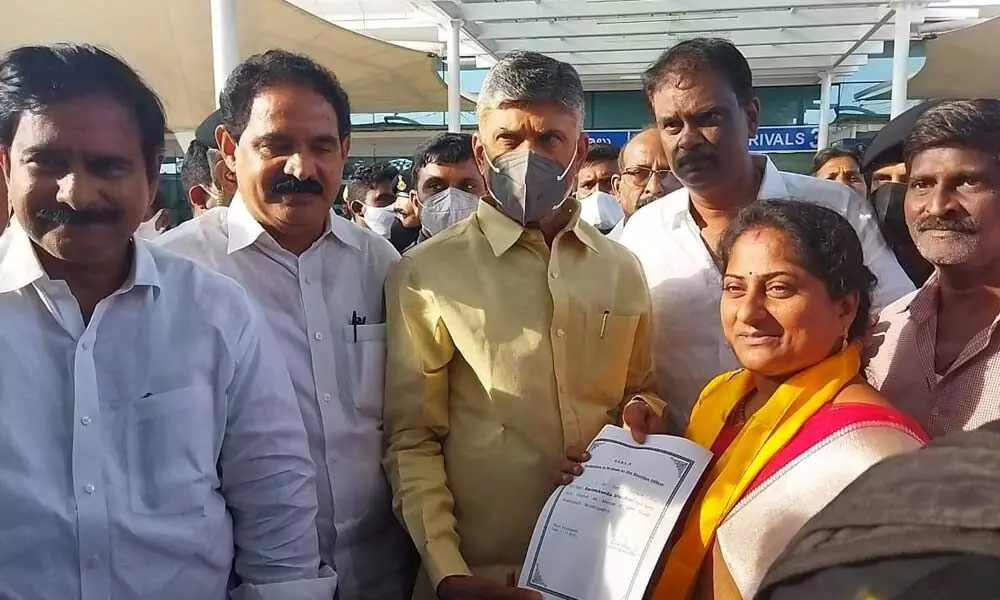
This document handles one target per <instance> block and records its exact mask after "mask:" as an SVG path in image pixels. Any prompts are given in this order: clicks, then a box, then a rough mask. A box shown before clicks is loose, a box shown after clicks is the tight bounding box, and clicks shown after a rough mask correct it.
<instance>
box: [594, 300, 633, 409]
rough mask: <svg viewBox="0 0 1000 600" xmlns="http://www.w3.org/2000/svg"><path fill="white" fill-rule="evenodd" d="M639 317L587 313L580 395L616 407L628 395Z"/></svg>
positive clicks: (607, 313)
mask: <svg viewBox="0 0 1000 600" xmlns="http://www.w3.org/2000/svg"><path fill="white" fill-rule="evenodd" d="M638 326H639V315H619V314H614V313H611V312H604V311H600V312H597V311H588V312H587V313H586V314H585V315H584V333H585V335H586V338H585V339H584V343H583V344H581V347H582V348H583V351H584V355H583V357H582V359H581V361H580V365H579V366H580V368H581V374H582V375H583V383H584V386H583V388H582V389H581V392H582V393H583V394H584V395H585V396H587V397H590V398H592V399H594V400H596V401H599V402H600V403H602V404H605V403H609V402H610V403H611V405H610V406H609V408H611V407H613V406H617V404H618V403H619V402H621V400H622V397H623V396H624V394H625V384H626V381H627V380H628V367H629V362H630V361H631V359H632V346H633V344H634V342H635V330H636V328H637V327H638Z"/></svg>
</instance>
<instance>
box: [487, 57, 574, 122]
mask: <svg viewBox="0 0 1000 600" xmlns="http://www.w3.org/2000/svg"><path fill="white" fill-rule="evenodd" d="M544 101H550V102H558V103H559V104H561V105H563V106H565V107H566V109H567V110H569V111H571V112H573V113H575V114H576V115H577V117H579V119H580V125H581V127H582V126H583V118H584V100H583V83H582V82H581V81H580V74H579V73H577V72H576V69H574V68H573V65H570V64H568V63H564V62H560V61H558V60H556V59H554V58H550V57H548V56H545V55H544V54H539V53H538V52H531V51H529V50H515V51H513V52H510V53H508V54H507V55H505V56H504V57H503V58H501V59H500V61H499V62H497V64H496V65H494V66H493V68H492V69H490V72H489V74H488V75H487V76H486V79H485V81H483V87H482V89H481V90H480V92H479V102H478V103H477V104H476V112H477V114H479V115H482V114H483V113H484V112H485V111H487V110H491V109H494V108H498V107H499V106H500V105H501V104H503V103H505V102H513V103H532V102H544Z"/></svg>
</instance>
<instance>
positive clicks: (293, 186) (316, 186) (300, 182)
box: [271, 175, 323, 196]
mask: <svg viewBox="0 0 1000 600" xmlns="http://www.w3.org/2000/svg"><path fill="white" fill-rule="evenodd" d="M271 193H272V194H313V195H315V196H320V195H322V194H323V184H322V183H320V182H319V181H316V180H315V179H296V178H294V177H292V176H291V175H289V176H287V177H283V178H282V179H279V180H278V181H275V182H274V184H273V185H271Z"/></svg>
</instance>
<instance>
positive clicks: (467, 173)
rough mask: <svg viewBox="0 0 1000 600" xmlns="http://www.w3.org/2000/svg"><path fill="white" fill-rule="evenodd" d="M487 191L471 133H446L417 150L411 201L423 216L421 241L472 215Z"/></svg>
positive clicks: (421, 217) (419, 214)
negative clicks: (473, 152) (474, 152)
mask: <svg viewBox="0 0 1000 600" xmlns="http://www.w3.org/2000/svg"><path fill="white" fill-rule="evenodd" d="M485 195H486V184H485V183H483V176H482V174H481V173H480V172H479V167H477V166H476V160H475V158H473V155H472V136H471V135H468V134H465V133H443V134H441V135H438V136H435V137H433V138H431V139H430V140H428V141H427V142H426V143H425V144H424V145H423V146H421V147H420V148H419V149H418V150H417V153H416V155H415V156H414V157H413V189H412V190H410V201H411V202H412V203H413V206H414V208H415V209H416V212H417V215H418V216H419V218H420V241H423V240H426V239H428V238H430V237H432V236H434V235H437V234H438V233H440V232H442V231H444V230H445V229H447V228H448V227H451V226H452V225H454V224H455V223H458V222H459V221H462V220H464V219H465V218H467V217H469V216H471V215H472V213H474V212H476V207H477V206H478V205H479V199H480V198H481V197H482V196H485Z"/></svg>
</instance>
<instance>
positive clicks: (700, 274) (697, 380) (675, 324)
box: [620, 157, 913, 432]
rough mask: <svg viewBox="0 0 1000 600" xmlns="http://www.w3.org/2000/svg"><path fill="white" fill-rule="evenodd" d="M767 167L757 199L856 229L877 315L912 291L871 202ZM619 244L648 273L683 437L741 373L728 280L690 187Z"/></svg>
mask: <svg viewBox="0 0 1000 600" xmlns="http://www.w3.org/2000/svg"><path fill="white" fill-rule="evenodd" d="M765 158H766V157H765ZM766 161H767V164H766V167H765V171H764V178H763V180H762V181H761V185H760V192H759V193H758V199H761V200H778V199H781V200H799V201H803V202H811V203H813V204H817V205H820V206H825V207H827V208H829V209H832V210H835V211H836V212H837V213H839V214H840V215H841V216H843V217H844V218H846V219H847V220H848V221H849V222H850V223H851V225H852V226H853V227H854V229H855V231H857V233H858V236H859V238H860V240H861V246H862V248H863V249H864V253H865V263H866V264H867V265H868V268H869V269H871V270H872V272H873V273H875V276H876V277H878V287H877V288H876V290H875V297H874V303H875V307H874V308H873V310H875V311H877V310H878V309H879V308H880V307H884V306H887V305H888V304H890V303H891V302H893V301H894V300H896V299H897V298H900V297H902V296H904V295H906V294H907V293H909V292H911V291H913V283H912V282H911V281H910V279H909V277H907V276H906V273H905V272H904V271H903V269H902V268H901V267H900V266H899V263H897V262H896V257H895V256H894V255H893V253H892V250H890V249H889V247H888V246H887V245H886V243H885V240H883V239H882V234H881V232H879V229H878V223H877V221H876V219H875V216H874V214H873V213H872V210H871V206H870V205H869V203H868V202H867V201H866V200H864V199H862V198H861V197H859V196H857V195H856V194H854V192H852V191H851V190H850V189H849V188H847V187H846V186H844V185H841V184H839V183H834V182H831V181H825V180H822V179H817V178H815V177H807V176H804V175H797V174H794V173H783V172H781V171H779V170H778V169H777V167H775V166H774V163H773V162H771V159H769V158H766ZM620 241H621V243H622V244H624V245H625V246H626V247H627V248H629V249H630V250H632V252H634V253H635V254H636V256H638V257H639V261H640V262H641V263H642V267H643V270H644V271H645V273H646V280H647V282H648V283H649V288H650V296H651V299H652V303H653V331H654V337H653V340H654V341H653V345H654V347H653V352H654V360H655V362H656V377H657V381H658V382H659V391H660V396H661V397H662V398H663V399H664V400H666V401H667V403H668V405H669V407H670V426H671V429H672V430H674V431H676V432H682V431H683V430H684V429H685V428H686V427H687V423H688V418H689V417H690V415H691V408H692V407H693V406H694V403H695V401H696V400H697V399H698V395H699V394H700V393H701V390H702V388H703V387H705V385H706V384H707V383H708V382H709V381H710V380H711V379H712V378H713V377H715V376H716V375H718V374H720V373H723V372H725V371H728V370H732V369H737V368H739V363H738V362H737V360H736V356H735V355H734V354H733V352H732V350H730V348H729V346H728V345H727V344H726V340H725V337H724V336H723V333H722V319H721V316H720V313H719V303H720V301H721V300H722V274H721V273H720V272H719V269H718V267H716V265H715V263H714V261H713V260H712V255H711V254H710V253H709V252H708V249H707V248H706V247H705V243H704V241H703V240H702V237H701V231H700V230H699V228H698V225H697V223H695V220H694V217H693V216H692V215H691V211H690V197H689V195H688V191H687V190H686V189H684V188H681V189H679V190H677V191H675V192H672V193H671V194H669V195H667V196H666V197H664V198H662V199H660V200H657V201H656V202H653V203H651V204H649V205H648V206H646V207H643V209H642V210H640V211H637V212H636V213H635V214H634V215H632V218H630V219H629V220H628V223H627V224H626V225H625V231H624V232H623V234H622V237H621V240H620ZM876 314H877V313H876Z"/></svg>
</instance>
